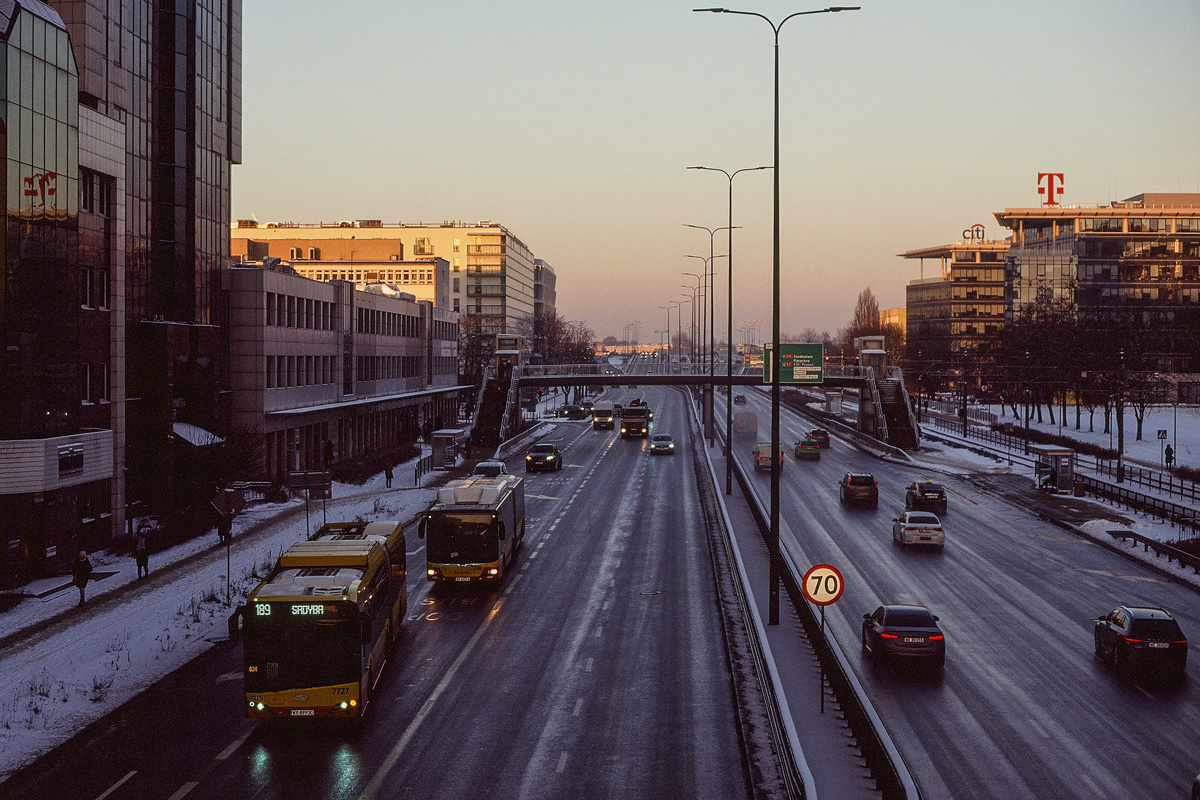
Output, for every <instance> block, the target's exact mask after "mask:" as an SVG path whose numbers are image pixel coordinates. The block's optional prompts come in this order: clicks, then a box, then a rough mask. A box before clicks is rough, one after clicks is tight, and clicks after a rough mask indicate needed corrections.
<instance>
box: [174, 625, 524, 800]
mask: <svg viewBox="0 0 1200 800" xmlns="http://www.w3.org/2000/svg"><path fill="white" fill-rule="evenodd" d="M500 606H501V602H500V601H497V602H496V604H495V605H493V606H492V610H491V611H489V612H488V615H487V617H486V618H485V619H484V620H483V624H481V625H480V626H479V630H477V631H475V635H473V636H472V637H471V639H470V641H468V642H467V645H466V647H464V648H463V650H462V652H461V653H459V654H458V658H456V659H454V663H453V664H451V665H450V669H448V670H446V674H445V675H444V676H442V680H441V681H440V682H439V683H438V685H437V686H436V687H434V689H433V692H432V693H430V695H429V699H427V700H426V701H425V704H424V705H422V706H421V710H420V711H418V712H417V715H416V716H415V717H413V721H412V722H410V723H409V725H408V727H407V728H406V729H405V730H404V734H403V735H401V737H400V741H398V742H396V746H395V747H393V748H392V751H391V752H390V753H388V757H387V758H385V759H384V761H383V764H382V765H381V766H380V767H379V770H378V771H377V772H376V773H375V777H374V778H372V779H371V782H370V783H369V784H367V788H366V789H363V792H362V794H361V795H359V800H371V798H373V797H375V793H376V792H378V791H379V787H380V786H381V785H382V784H383V779H384V778H385V777H386V776H387V774H388V772H390V771H391V769H392V767H394V766H395V765H396V762H397V761H399V760H400V755H401V754H402V753H403V752H404V748H406V747H408V743H409V741H411V740H412V738H413V736H414V735H416V732H417V729H418V728H419V727H420V726H421V723H422V722H424V721H425V718H426V717H427V716H429V713H430V712H431V711H432V710H433V706H434V703H436V702H437V700H438V698H439V697H441V696H442V692H444V691H446V687H447V686H449V685H450V683H451V682H452V681H453V680H454V675H455V673H457V672H458V670H459V668H460V667H461V666H462V665H463V662H464V661H466V660H467V656H469V655H470V654H471V651H473V650H474V649H475V645H477V644H479V640H480V639H482V638H483V634H484V632H485V631H487V629H488V627H489V626H490V625H491V624H492V621H493V620H495V619H496V615H497V614H498V613H499V612H500ZM172 800H175V798H172Z"/></svg>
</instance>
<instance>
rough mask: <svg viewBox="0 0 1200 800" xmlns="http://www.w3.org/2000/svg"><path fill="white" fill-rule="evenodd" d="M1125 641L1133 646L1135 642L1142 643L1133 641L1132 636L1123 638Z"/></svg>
mask: <svg viewBox="0 0 1200 800" xmlns="http://www.w3.org/2000/svg"><path fill="white" fill-rule="evenodd" d="M1125 641H1127V642H1129V643H1130V644H1134V643H1135V642H1140V641H1142V640H1141V639H1134V638H1133V637H1132V636H1126V637H1125Z"/></svg>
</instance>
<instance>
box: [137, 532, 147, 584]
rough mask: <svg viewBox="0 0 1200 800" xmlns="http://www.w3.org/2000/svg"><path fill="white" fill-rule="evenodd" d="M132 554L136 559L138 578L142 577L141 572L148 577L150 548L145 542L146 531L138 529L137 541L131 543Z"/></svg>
mask: <svg viewBox="0 0 1200 800" xmlns="http://www.w3.org/2000/svg"><path fill="white" fill-rule="evenodd" d="M133 556H134V558H136V559H137V571H138V578H139V579H140V578H141V577H142V573H143V572H145V573H146V577H147V578H149V577H150V548H149V546H147V544H146V532H145V531H138V535H137V541H136V542H134V544H133Z"/></svg>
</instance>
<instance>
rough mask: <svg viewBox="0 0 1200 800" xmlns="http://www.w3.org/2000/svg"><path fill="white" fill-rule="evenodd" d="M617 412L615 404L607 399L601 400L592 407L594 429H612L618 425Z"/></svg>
mask: <svg viewBox="0 0 1200 800" xmlns="http://www.w3.org/2000/svg"><path fill="white" fill-rule="evenodd" d="M615 417H616V414H615V413H614V412H613V404H612V403H610V402H608V401H607V400H601V401H600V402H599V403H596V405H595V406H594V407H593V408H592V430H599V429H600V428H609V429H612V428H614V427H616V423H615V422H614V419H615Z"/></svg>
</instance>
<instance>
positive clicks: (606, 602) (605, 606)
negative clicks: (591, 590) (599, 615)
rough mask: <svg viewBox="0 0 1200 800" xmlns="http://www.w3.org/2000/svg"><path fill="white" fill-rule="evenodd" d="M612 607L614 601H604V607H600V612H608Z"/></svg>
mask: <svg viewBox="0 0 1200 800" xmlns="http://www.w3.org/2000/svg"><path fill="white" fill-rule="evenodd" d="M611 605H612V600H605V601H604V605H602V606H601V607H600V610H601V611H608V609H609V606H611Z"/></svg>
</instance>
